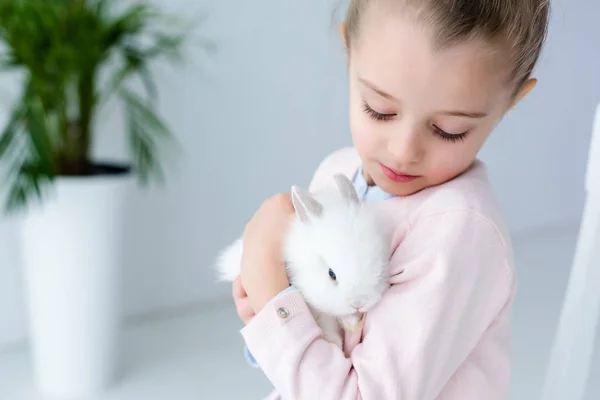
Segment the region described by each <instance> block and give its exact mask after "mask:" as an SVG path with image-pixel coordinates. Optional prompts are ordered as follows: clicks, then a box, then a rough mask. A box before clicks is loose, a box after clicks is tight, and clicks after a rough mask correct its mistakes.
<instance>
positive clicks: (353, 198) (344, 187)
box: [333, 174, 360, 204]
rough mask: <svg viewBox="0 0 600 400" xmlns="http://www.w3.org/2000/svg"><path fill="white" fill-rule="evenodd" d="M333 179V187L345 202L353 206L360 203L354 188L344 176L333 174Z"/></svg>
mask: <svg viewBox="0 0 600 400" xmlns="http://www.w3.org/2000/svg"><path fill="white" fill-rule="evenodd" d="M333 179H334V180H335V185H336V186H337V189H338V191H339V192H340V193H341V194H342V196H343V197H344V198H345V199H346V200H348V201H349V202H350V203H354V204H359V203H360V200H359V199H358V194H356V189H355V188H354V185H353V184H352V181H350V179H348V177H347V176H346V175H343V174H335V176H334V177H333Z"/></svg>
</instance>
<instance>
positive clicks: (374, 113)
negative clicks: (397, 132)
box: [363, 101, 396, 121]
mask: <svg viewBox="0 0 600 400" xmlns="http://www.w3.org/2000/svg"><path fill="white" fill-rule="evenodd" d="M363 109H364V111H365V112H366V113H367V114H368V115H369V116H370V117H371V118H373V119H374V120H376V121H389V120H390V119H392V118H394V117H395V116H396V114H381V113H378V112H377V111H375V110H373V109H372V108H371V107H370V106H369V104H368V103H367V102H366V101H363Z"/></svg>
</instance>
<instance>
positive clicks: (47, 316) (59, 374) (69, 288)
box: [21, 175, 131, 398]
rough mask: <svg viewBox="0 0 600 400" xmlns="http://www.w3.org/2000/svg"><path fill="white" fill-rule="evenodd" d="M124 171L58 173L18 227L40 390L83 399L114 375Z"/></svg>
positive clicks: (128, 183)
mask: <svg viewBox="0 0 600 400" xmlns="http://www.w3.org/2000/svg"><path fill="white" fill-rule="evenodd" d="M130 186H131V177H130V176H128V175H120V176H102V177H92V178H83V179H79V178H61V179H59V180H57V182H56V185H55V187H54V189H55V190H54V191H53V193H52V195H50V196H48V198H47V199H46V201H45V202H44V204H43V205H42V206H39V205H37V206H32V207H30V208H29V209H28V212H27V214H26V216H25V218H24V219H23V221H22V226H21V228H22V229H21V244H22V261H23V267H24V268H23V269H24V277H25V292H26V294H27V295H26V299H27V302H26V304H27V306H28V316H29V327H30V339H31V344H32V354H33V359H34V376H35V382H36V385H37V386H39V388H40V390H41V392H43V393H46V394H51V395H55V396H57V397H66V398H71V397H87V396H89V395H90V394H93V393H96V392H97V391H98V390H100V389H102V388H103V387H105V386H106V385H108V384H109V383H110V381H111V380H112V379H113V377H114V374H115V371H116V368H117V363H118V354H119V353H120V351H119V349H118V344H119V343H118V341H119V334H120V333H121V329H120V318H121V289H122V279H121V272H122V267H123V259H122V256H123V251H122V232H123V227H122V221H123V216H124V206H125V204H126V202H127V201H128V196H127V195H128V193H129V189H130Z"/></svg>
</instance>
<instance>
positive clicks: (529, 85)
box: [508, 78, 537, 110]
mask: <svg viewBox="0 0 600 400" xmlns="http://www.w3.org/2000/svg"><path fill="white" fill-rule="evenodd" d="M535 85H537V79H535V78H531V79H529V80H528V81H527V82H525V83H524V84H523V86H521V90H519V93H517V95H516V96H515V97H514V99H513V100H512V102H511V103H510V106H509V107H508V109H509V110H510V109H512V108H513V107H514V106H516V105H517V103H518V102H520V101H521V100H523V98H524V97H525V96H527V95H528V94H529V92H531V91H532V90H533V88H534V87H535Z"/></svg>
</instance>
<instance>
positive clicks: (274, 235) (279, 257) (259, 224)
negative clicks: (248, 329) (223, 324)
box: [240, 193, 294, 314]
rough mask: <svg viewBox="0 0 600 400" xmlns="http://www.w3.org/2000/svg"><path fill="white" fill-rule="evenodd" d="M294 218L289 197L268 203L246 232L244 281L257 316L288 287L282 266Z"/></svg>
mask: <svg viewBox="0 0 600 400" xmlns="http://www.w3.org/2000/svg"><path fill="white" fill-rule="evenodd" d="M293 216H294V206H293V204H292V198H291V196H290V194H289V193H282V194H278V195H276V196H274V197H271V198H270V199H267V200H266V201H265V202H264V203H263V204H262V205H261V207H260V208H259V209H258V211H257V212H256V213H255V214H254V216H253V217H252V219H251V220H250V222H248V224H247V225H246V229H245V231H244V249H243V253H242V271H241V274H240V276H241V279H242V284H243V287H244V289H245V290H246V293H247V294H248V298H249V300H250V304H251V306H252V310H253V311H254V314H258V313H259V312H260V310H262V308H263V307H264V305H265V304H267V303H268V302H269V301H270V300H271V299H272V298H274V297H275V296H276V295H277V294H278V293H279V292H281V291H282V290H284V289H286V288H287V287H289V285H290V283H289V281H288V278H287V275H286V273H285V266H284V262H283V254H282V253H283V240H284V237H285V234H286V232H287V230H288V228H289V224H290V222H291V220H292V217H293Z"/></svg>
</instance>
